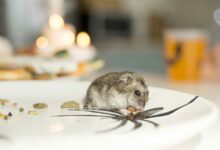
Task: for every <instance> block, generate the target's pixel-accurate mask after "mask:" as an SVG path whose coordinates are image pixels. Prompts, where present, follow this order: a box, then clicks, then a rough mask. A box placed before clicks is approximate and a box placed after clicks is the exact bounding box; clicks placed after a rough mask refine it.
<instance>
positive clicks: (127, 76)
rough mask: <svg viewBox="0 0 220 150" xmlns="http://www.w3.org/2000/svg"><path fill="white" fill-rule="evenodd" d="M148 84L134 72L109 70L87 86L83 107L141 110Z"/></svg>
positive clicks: (146, 99)
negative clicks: (132, 108) (109, 71)
mask: <svg viewBox="0 0 220 150" xmlns="http://www.w3.org/2000/svg"><path fill="white" fill-rule="evenodd" d="M148 94H149V91H148V86H147V85H146V83H145V80H144V79H143V78H142V77H141V76H140V75H138V74H137V73H135V72H128V71H125V72H111V73H107V74H105V75H103V76H101V77H98V78H97V79H95V80H94V81H93V82H92V83H91V85H90V86H89V88H88V90H87V94H86V98H85V102H84V108H85V109H106V110H123V109H124V110H125V109H128V107H134V108H135V109H138V110H142V109H143V108H144V107H145V104H146V103H147V101H148Z"/></svg>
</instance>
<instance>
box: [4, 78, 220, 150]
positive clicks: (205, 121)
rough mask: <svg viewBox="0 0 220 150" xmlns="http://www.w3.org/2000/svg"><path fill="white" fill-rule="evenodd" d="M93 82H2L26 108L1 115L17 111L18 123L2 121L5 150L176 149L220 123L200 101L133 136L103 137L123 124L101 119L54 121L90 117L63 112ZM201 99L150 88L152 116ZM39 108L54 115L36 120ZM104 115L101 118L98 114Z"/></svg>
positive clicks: (127, 129) (129, 131) (125, 129)
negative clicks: (34, 112) (35, 110)
mask: <svg viewBox="0 0 220 150" xmlns="http://www.w3.org/2000/svg"><path fill="white" fill-rule="evenodd" d="M88 85H89V83H88V82H74V81H69V82H61V81H26V82H24V81H17V82H1V83H0V97H1V98H7V99H10V100H11V101H14V102H18V103H19V106H23V107H24V108H25V112H24V113H19V112H18V110H17V109H13V108H12V107H11V106H4V107H0V111H1V112H4V113H7V112H9V111H11V112H12V113H13V117H12V118H11V119H10V120H8V121H4V120H0V135H1V136H0V145H1V146H0V147H2V148H3V149H4V150H5V149H13V150H14V149H19V150H25V149H28V150H29V149H34V150H35V149H41V150H43V149H53V150H56V149H57V150H58V149H77V150H87V149H96V150H101V149H114V150H117V149H118V150H122V149H126V150H133V149H138V150H144V149H145V150H146V149H165V148H169V147H172V146H173V145H177V144H179V143H181V142H183V141H184V140H186V139H189V138H191V137H193V136H195V135H197V134H198V133H199V132H200V131H201V130H204V129H205V128H207V127H208V126H210V125H211V124H212V123H213V122H214V121H215V120H216V118H217V114H218V113H217V112H218V111H217V108H216V107H215V106H214V105H213V104H212V103H210V102H209V101H207V100H206V99H204V98H201V97H199V98H198V99H196V100H195V101H194V102H192V103H191V104H189V105H187V106H185V107H183V108H181V109H180V110H178V111H176V112H174V113H173V114H170V115H168V116H163V117H157V118H151V119H149V120H151V121H154V122H157V123H158V124H159V127H155V126H153V125H152V124H150V123H148V122H144V121H139V122H141V123H142V126H141V127H140V128H138V129H136V130H133V127H134V124H133V123H132V122H130V121H128V123H127V124H125V125H124V126H122V127H121V128H118V129H116V130H112V131H109V132H100V131H103V130H106V129H109V128H112V127H115V126H117V125H118V124H119V123H120V122H119V121H117V120H114V119H111V118H109V119H101V118H100V117H51V116H52V115H63V114H80V115H82V114H83V115H85V114H90V115H93V114H94V113H87V112H75V111H69V110H61V109H60V105H61V104H62V102H64V101H67V100H76V101H78V102H80V103H81V102H82V100H83V98H84V96H85V93H86V90H87V87H88ZM194 97H195V96H194V95H191V94H186V93H181V92H177V91H171V90H166V89H160V88H154V87H150V95H149V99H150V100H149V103H148V104H147V106H146V108H145V109H146V110H147V109H150V108H155V107H164V110H162V111H160V112H157V113H156V114H160V113H164V112H167V111H169V110H172V109H175V108H177V107H179V106H181V105H184V104H186V103H188V102H189V101H190V100H192V99H193V98H194ZM36 102H45V103H47V104H48V105H49V107H48V109H46V110H42V111H39V112H40V115H37V116H31V115H28V114H27V111H28V110H30V109H32V108H31V106H32V104H33V103H36ZM98 115H99V114H98Z"/></svg>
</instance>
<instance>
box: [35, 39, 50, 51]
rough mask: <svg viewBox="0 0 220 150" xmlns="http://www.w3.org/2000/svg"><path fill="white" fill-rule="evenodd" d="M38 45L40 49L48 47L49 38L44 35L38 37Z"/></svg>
mask: <svg viewBox="0 0 220 150" xmlns="http://www.w3.org/2000/svg"><path fill="white" fill-rule="evenodd" d="M36 45H37V47H38V48H40V49H45V48H47V47H48V40H47V38H45V37H43V36H41V37H39V38H37V41H36Z"/></svg>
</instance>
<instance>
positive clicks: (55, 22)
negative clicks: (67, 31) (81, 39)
mask: <svg viewBox="0 0 220 150" xmlns="http://www.w3.org/2000/svg"><path fill="white" fill-rule="evenodd" d="M49 26H50V27H51V28H52V29H60V28H62V27H63V26H64V20H63V18H62V17H61V16H60V15H57V14H54V15H51V16H50V18H49Z"/></svg>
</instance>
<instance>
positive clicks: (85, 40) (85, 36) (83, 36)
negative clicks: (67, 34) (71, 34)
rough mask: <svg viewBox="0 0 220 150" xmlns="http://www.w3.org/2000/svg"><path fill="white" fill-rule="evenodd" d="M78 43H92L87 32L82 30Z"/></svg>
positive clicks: (77, 39)
mask: <svg viewBox="0 0 220 150" xmlns="http://www.w3.org/2000/svg"><path fill="white" fill-rule="evenodd" d="M76 43H77V45H78V46H80V47H84V48H85V47H88V46H89V45H90V43H91V40H90V37H89V35H88V34H87V33H86V32H80V33H79V34H78V35H77V37H76Z"/></svg>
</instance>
